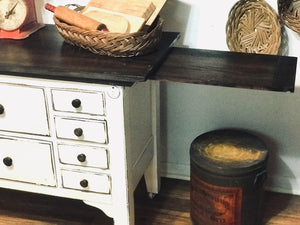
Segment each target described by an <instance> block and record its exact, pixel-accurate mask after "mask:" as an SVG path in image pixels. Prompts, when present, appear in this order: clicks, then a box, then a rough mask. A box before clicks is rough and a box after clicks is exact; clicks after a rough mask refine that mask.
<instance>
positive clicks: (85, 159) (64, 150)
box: [58, 144, 108, 169]
mask: <svg viewBox="0 0 300 225" xmlns="http://www.w3.org/2000/svg"><path fill="white" fill-rule="evenodd" d="M58 152H59V160H60V162H61V163H63V164H70V165H77V166H85V167H96V168H102V169H107V168H108V155H107V150H106V149H104V148H98V147H91V146H82V145H63V144H60V145H58Z"/></svg>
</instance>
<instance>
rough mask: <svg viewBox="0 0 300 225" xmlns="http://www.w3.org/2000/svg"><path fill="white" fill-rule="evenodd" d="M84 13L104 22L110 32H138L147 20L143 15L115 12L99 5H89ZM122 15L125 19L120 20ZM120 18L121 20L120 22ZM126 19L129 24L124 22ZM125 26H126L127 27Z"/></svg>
mask: <svg viewBox="0 0 300 225" xmlns="http://www.w3.org/2000/svg"><path fill="white" fill-rule="evenodd" d="M82 14H83V15H85V16H87V17H90V18H92V19H94V20H97V21H99V22H101V23H104V24H105V25H106V27H107V28H108V30H109V32H115V33H134V32H137V31H139V30H140V29H141V28H142V27H143V25H144V24H145V22H146V20H145V19H144V18H141V17H137V16H132V15H129V14H123V13H118V12H113V11H110V10H105V9H101V8H97V7H88V8H86V9H85V11H84V12H82ZM108 15H110V16H108ZM103 16H105V19H104V18H103ZM120 17H123V19H121V20H120ZM118 20H120V21H119V22H118ZM124 20H126V21H127V24H126V22H124ZM124 26H126V28H125V27H124Z"/></svg>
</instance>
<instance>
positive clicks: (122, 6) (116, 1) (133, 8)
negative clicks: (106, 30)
mask: <svg viewBox="0 0 300 225" xmlns="http://www.w3.org/2000/svg"><path fill="white" fill-rule="evenodd" d="M88 7H96V8H100V9H104V10H109V11H113V12H118V13H122V14H128V15H131V16H136V17H141V18H144V19H145V20H146V21H147V20H148V19H149V17H150V16H151V15H152V14H153V12H154V11H155V5H154V4H153V3H152V1H150V0H90V2H89V3H88V4H87V6H86V8H88Z"/></svg>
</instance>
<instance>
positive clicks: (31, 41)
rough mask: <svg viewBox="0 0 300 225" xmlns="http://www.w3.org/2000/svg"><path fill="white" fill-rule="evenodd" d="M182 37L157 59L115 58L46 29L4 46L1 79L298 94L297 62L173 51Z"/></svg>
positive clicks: (166, 40) (168, 40)
mask: <svg viewBox="0 0 300 225" xmlns="http://www.w3.org/2000/svg"><path fill="white" fill-rule="evenodd" d="M178 37H179V33H176V32H163V36H162V40H161V42H160V45H159V46H158V48H157V50H156V51H154V52H153V53H151V54H148V55H145V56H137V57H132V58H114V57H108V56H100V55H96V54H93V53H91V52H89V51H87V50H84V49H81V48H78V47H74V46H71V45H69V44H67V43H65V42H64V40H63V38H62V37H61V36H60V35H59V33H58V31H57V30H56V27H55V26H54V25H47V26H46V27H45V28H43V29H41V30H40V31H38V32H36V33H34V34H33V35H31V36H30V37H29V38H27V39H25V40H9V39H1V40H0V46H1V51H0V74H4V75H14V76H26V77H35V78H47V79H57V80H68V81H82V82H92V83H108V84H118V85H129V86H130V85H132V84H133V83H135V82H141V81H145V80H147V79H153V80H160V81H173V82H183V83H194V84H205V85H218V86H225V87H239V88H250V89H260V90H269V91H284V92H286V91H290V92H293V91H294V88H295V76H296V66H297V58H296V57H288V56H278V55H258V54H245V53H237V52H228V51H213V50H201V49H188V48H171V46H172V45H173V43H174V42H175V40H176V39H177V38H178ZM170 50H171V51H170Z"/></svg>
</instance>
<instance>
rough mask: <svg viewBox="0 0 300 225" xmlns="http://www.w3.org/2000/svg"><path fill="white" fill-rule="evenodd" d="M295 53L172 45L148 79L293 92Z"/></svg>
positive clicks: (295, 64)
mask: <svg viewBox="0 0 300 225" xmlns="http://www.w3.org/2000/svg"><path fill="white" fill-rule="evenodd" d="M296 66H297V58H296V57H287V56H277V55H259V54H246V53H237V52H226V51H212V50H200V49H186V48H173V49H172V51H171V52H170V54H169V55H168V58H167V59H166V60H165V61H164V63H163V65H162V66H161V67H160V69H159V70H158V71H157V73H155V74H152V75H151V77H150V79H155V80H160V81H174V82H184V83H195V84H206V85H217V86H226V87H240V88H250V89H262V90H270V91H284V92H285V91H290V92H294V87H295V76H296Z"/></svg>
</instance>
